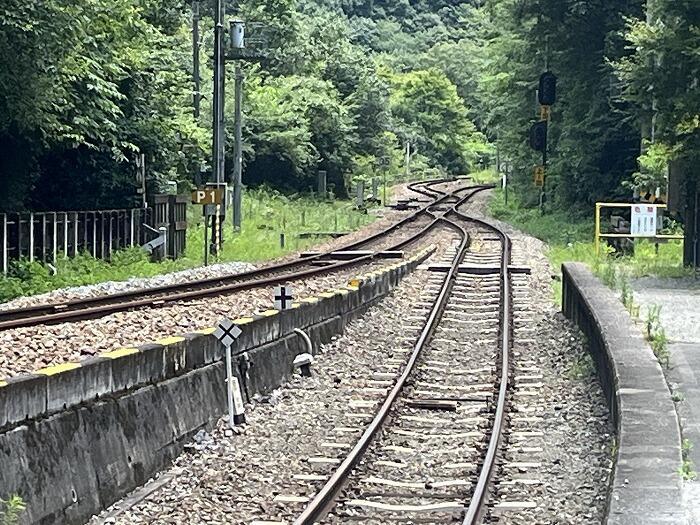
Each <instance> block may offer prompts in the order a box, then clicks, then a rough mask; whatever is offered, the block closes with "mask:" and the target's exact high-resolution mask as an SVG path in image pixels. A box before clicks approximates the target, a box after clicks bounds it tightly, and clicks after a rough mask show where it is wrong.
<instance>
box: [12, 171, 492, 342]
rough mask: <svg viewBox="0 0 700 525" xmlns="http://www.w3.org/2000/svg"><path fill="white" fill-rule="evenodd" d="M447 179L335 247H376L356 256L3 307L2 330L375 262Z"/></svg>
mask: <svg viewBox="0 0 700 525" xmlns="http://www.w3.org/2000/svg"><path fill="white" fill-rule="evenodd" d="M443 182H444V181H442V180H435V181H425V182H422V183H413V184H410V185H409V189H411V190H412V191H414V192H415V193H417V194H419V195H421V196H424V197H427V198H429V199H430V201H429V202H428V203H426V205H425V206H422V207H421V208H420V209H419V210H417V211H416V212H414V213H412V214H411V215H409V216H407V217H406V218H404V219H402V220H401V221H399V222H397V223H395V224H393V225H391V226H389V227H388V228H386V229H384V230H383V231H381V232H378V233H376V234H374V235H372V236H370V237H367V238H365V239H361V240H360V241H357V242H354V243H351V244H348V245H346V246H344V247H343V248H341V249H340V250H336V251H335V252H337V251H346V252H348V251H353V250H359V249H360V248H365V249H371V250H373V252H372V253H367V254H364V255H357V256H355V257H352V256H351V257H350V258H349V260H343V261H330V262H329V261H328V259H329V257H330V252H326V253H321V254H316V255H313V256H310V257H305V258H302V259H299V260H296V261H291V262H285V263H281V264H276V265H272V266H268V267H264V268H260V269H256V270H253V271H250V272H245V273H241V274H236V275H231V276H226V277H217V278H209V279H202V280H197V281H190V282H187V283H181V284H173V285H166V286H160V287H156V288H148V289H143V290H134V291H129V292H122V293H118V294H111V295H104V296H98V297H93V298H87V299H80V300H73V301H66V302H61V303H54V304H45V305H38V306H33V307H29V308H21V309H13V310H4V311H0V330H7V329H12V328H19V327H26V326H38V325H50V324H58V323H64V322H75V321H80V320H85V319H94V318H99V317H103V316H106V315H109V314H112V313H116V312H120V311H127V310H133V309H138V308H154V307H160V306H164V305H167V304H172V303H175V302H179V301H187V300H193V299H199V298H205V297H211V296H216V295H220V294H228V293H233V292H237V291H242V290H248V289H253V288H259V287H267V286H272V285H275V284H279V283H284V282H290V281H294V280H299V279H303V278H307V277H312V276H317V275H322V274H326V273H329V272H332V271H336V270H339V269H343V268H347V267H351V266H354V265H359V264H366V263H369V262H372V261H374V260H375V259H377V258H378V257H379V256H381V254H378V253H377V252H379V251H398V250H401V249H402V248H404V247H406V246H409V245H410V244H412V243H414V242H415V241H417V240H418V239H420V238H421V237H422V236H423V235H425V234H426V233H427V232H428V231H430V230H431V229H433V228H434V227H435V225H436V219H435V218H434V217H433V215H432V214H431V213H429V208H430V207H431V206H433V205H434V204H436V203H441V202H443V201H448V200H449V199H450V197H451V194H448V193H445V192H443V191H441V190H437V189H432V188H431V187H432V186H434V185H437V184H441V183H443ZM461 189H466V188H461ZM481 189H484V187H475V188H474V191H479V190H481ZM397 238H398V239H397ZM321 264H322V265H321Z"/></svg>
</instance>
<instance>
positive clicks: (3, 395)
mask: <svg viewBox="0 0 700 525" xmlns="http://www.w3.org/2000/svg"><path fill="white" fill-rule="evenodd" d="M6 382H7V385H5V386H3V387H0V428H2V427H4V426H5V425H12V424H14V423H19V422H21V421H24V420H25V419H31V418H35V417H38V416H40V415H42V414H45V413H46V376H40V375H36V374H24V375H20V376H16V377H13V378H10V379H7V380H6ZM0 464H1V463H0ZM0 470H1V469H0Z"/></svg>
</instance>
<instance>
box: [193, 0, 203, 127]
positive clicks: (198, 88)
mask: <svg viewBox="0 0 700 525" xmlns="http://www.w3.org/2000/svg"><path fill="white" fill-rule="evenodd" d="M199 48H200V43H199V1H198V0H194V2H192V80H193V81H194V94H193V102H194V118H195V120H197V121H199V115H200V106H201V101H202V79H201V77H200V74H199Z"/></svg>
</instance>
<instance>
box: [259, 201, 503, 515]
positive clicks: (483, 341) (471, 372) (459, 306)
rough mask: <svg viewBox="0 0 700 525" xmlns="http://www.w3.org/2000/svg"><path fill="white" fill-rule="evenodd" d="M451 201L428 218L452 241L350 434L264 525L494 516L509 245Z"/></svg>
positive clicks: (359, 406) (338, 438)
mask: <svg viewBox="0 0 700 525" xmlns="http://www.w3.org/2000/svg"><path fill="white" fill-rule="evenodd" d="M455 193H456V192H455ZM455 193H452V194H448V195H446V196H445V197H446V198H445V201H444V202H445V203H448V205H447V206H446V208H444V209H441V208H440V207H439V206H438V207H436V206H435V205H432V206H431V207H430V208H431V213H433V214H434V215H435V216H436V220H437V221H438V222H439V223H441V224H442V225H443V226H445V227H448V228H450V229H451V230H452V231H453V232H454V233H455V241H454V243H453V245H452V246H451V247H450V248H449V249H448V250H447V251H446V252H445V257H446V259H445V260H444V261H443V262H442V263H439V264H433V265H432V267H431V268H429V270H430V271H431V272H432V273H431V276H430V284H429V285H428V287H427V289H426V296H425V297H423V298H421V300H420V301H418V302H417V303H416V305H415V310H414V313H413V314H412V315H411V316H410V318H409V319H410V321H411V325H410V326H408V327H407V328H406V329H405V330H404V332H405V334H406V335H405V336H404V339H403V340H399V341H397V345H396V347H394V348H392V349H391V352H390V353H391V357H390V358H388V359H387V360H386V361H385V362H382V363H380V364H378V366H377V368H376V369H375V370H372V371H370V372H369V374H370V376H369V377H368V378H367V379H366V381H365V383H364V387H363V388H359V389H357V390H356V392H357V394H358V396H359V399H354V400H353V402H352V406H351V407H350V408H351V409H352V412H351V413H349V414H347V415H346V416H347V417H348V418H349V419H350V421H351V423H349V424H348V426H346V427H338V428H336V435H335V436H333V437H332V438H329V442H326V443H322V444H321V450H320V451H319V456H318V457H314V458H309V462H308V464H309V471H308V472H303V473H297V474H295V475H294V480H296V482H297V483H298V484H299V487H300V488H299V491H300V492H301V494H302V495H299V494H290V495H286V494H280V495H278V496H277V497H276V498H275V503H276V504H277V507H276V509H277V512H276V513H275V514H276V515H275V520H277V521H274V522H270V523H294V524H295V525H307V524H312V523H350V522H355V523H362V524H383V523H392V524H397V523H406V524H408V523H463V524H467V525H474V524H477V523H482V519H484V517H485V516H487V515H490V513H491V512H492V507H493V506H494V503H495V502H494V501H489V494H490V493H491V491H492V490H493V488H494V486H495V478H496V477H497V476H500V471H499V467H498V461H497V459H498V458H499V455H500V454H501V453H502V449H503V439H504V438H503V436H504V435H505V432H504V430H505V425H506V415H507V414H506V412H507V408H508V397H509V388H510V380H509V378H510V375H511V360H510V354H511V351H512V348H511V347H512V345H511V332H512V311H511V310H512V309H511V295H512V287H511V279H510V268H509V265H510V259H511V257H510V240H509V238H508V237H507V236H506V235H505V234H504V233H503V232H502V231H501V230H499V229H497V228H495V227H493V226H491V225H489V224H487V223H485V222H482V221H479V220H476V219H472V218H469V217H466V216H465V215H463V214H461V213H460V212H459V211H458V208H459V206H460V205H461V204H462V203H464V202H466V201H467V200H468V199H469V197H470V196H471V194H469V195H467V196H465V197H461V198H455ZM439 204H441V203H439ZM259 523H266V522H259Z"/></svg>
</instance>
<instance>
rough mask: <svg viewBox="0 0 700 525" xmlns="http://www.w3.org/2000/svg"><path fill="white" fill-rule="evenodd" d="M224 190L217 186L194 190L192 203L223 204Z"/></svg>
mask: <svg viewBox="0 0 700 525" xmlns="http://www.w3.org/2000/svg"><path fill="white" fill-rule="evenodd" d="M223 202H224V190H222V189H217V188H200V189H198V190H195V191H193V192H192V204H203V205H207V204H223Z"/></svg>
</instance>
